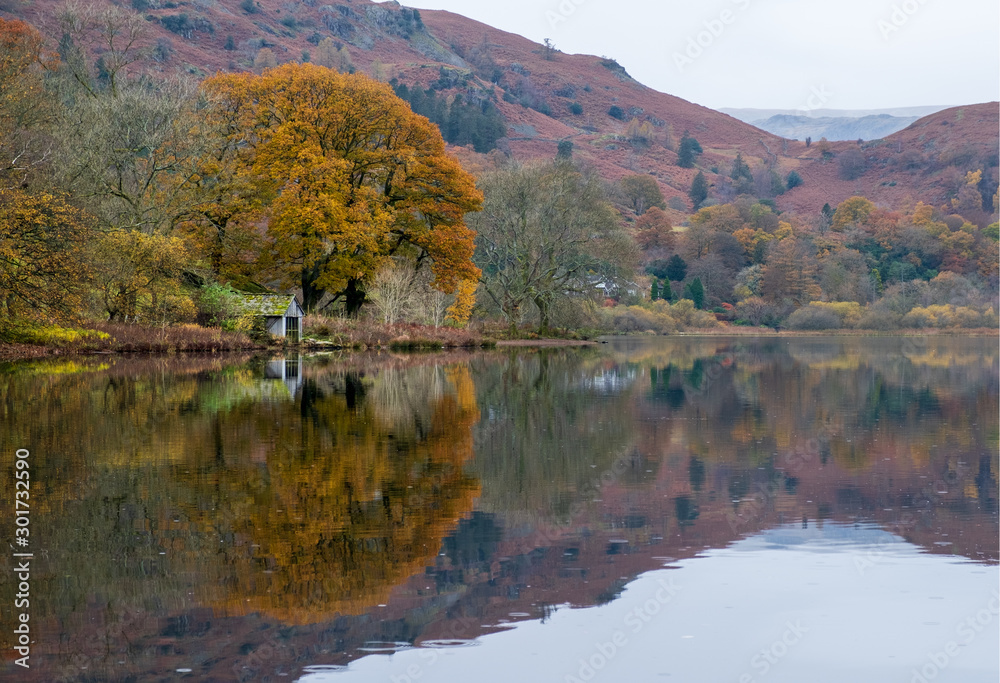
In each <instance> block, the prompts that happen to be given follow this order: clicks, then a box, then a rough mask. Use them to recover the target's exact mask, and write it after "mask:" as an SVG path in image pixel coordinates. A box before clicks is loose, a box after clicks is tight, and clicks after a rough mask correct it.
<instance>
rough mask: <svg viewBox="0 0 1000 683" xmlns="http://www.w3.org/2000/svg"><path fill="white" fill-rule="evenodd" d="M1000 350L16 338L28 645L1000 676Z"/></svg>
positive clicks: (226, 673)
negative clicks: (136, 350) (207, 345)
mask: <svg viewBox="0 0 1000 683" xmlns="http://www.w3.org/2000/svg"><path fill="white" fill-rule="evenodd" d="M998 374H1000V364H998V350H997V344H996V340H995V339H958V338H955V339H934V338H927V339H923V338H914V339H849V338H835V339H834V338H831V339H823V338H809V339H776V338H768V339H763V338H762V339H753V338H733V339H726V338H703V339H698V338H681V339H676V338H673V339H662V338H661V339H641V340H627V339H626V340H615V341H612V342H611V343H610V344H605V345H601V346H599V347H595V348H586V349H549V350H542V351H534V350H526V349H518V350H506V351H496V352H481V353H474V354H465V353H448V354H439V355H425V356H400V355H389V354H385V355H364V354H355V355H345V356H326V357H317V358H301V359H299V358H296V359H286V360H281V361H272V362H267V361H265V360H262V359H254V358H242V357H225V358H221V359H220V358H219V357H214V358H195V357H182V358H172V359H163V358H152V359H150V358H135V359H121V358H116V359H110V360H109V359H105V360H103V361H98V360H93V361H92V360H81V361H60V362H54V363H52V362H50V363H33V364H18V365H12V366H7V367H5V368H3V369H2V372H0V406H2V410H3V418H4V423H3V424H4V428H3V431H2V432H0V444H2V448H3V450H2V452H3V453H5V454H6V455H5V456H4V460H3V462H2V464H0V469H2V470H3V471H2V472H0V475H2V476H3V481H4V484H3V489H2V490H3V491H4V492H5V495H4V501H5V505H6V506H7V507H8V508H12V507H13V504H12V503H11V502H10V501H11V499H12V497H13V496H12V495H10V491H12V486H9V482H12V481H13V480H14V479H13V477H14V469H13V458H12V457H11V454H13V452H14V451H15V449H18V448H27V449H30V451H31V454H32V456H31V457H32V462H33V469H32V471H31V480H32V493H31V496H32V498H31V500H32V515H33V517H32V526H31V533H32V537H31V541H32V547H31V549H32V550H33V551H34V552H35V554H36V558H35V560H34V563H35V564H34V566H33V572H32V578H31V581H32V587H31V591H32V601H31V608H30V611H31V624H32V627H33V631H32V638H33V641H34V643H33V646H32V647H33V649H32V659H31V663H32V668H31V669H30V670H29V671H24V670H22V669H20V668H19V667H15V666H14V665H13V663H12V659H13V655H12V653H13V651H12V650H11V649H10V646H11V645H12V642H11V640H10V635H8V634H9V633H10V632H11V630H12V627H13V625H14V624H13V621H12V620H11V619H10V618H8V614H9V611H8V610H7V609H6V607H5V608H4V609H3V610H0V615H2V622H3V624H2V626H3V632H4V636H3V637H2V638H0V642H2V644H3V646H4V663H3V669H2V673H3V674H4V678H5V679H6V677H8V676H9V677H10V678H11V679H12V680H13V679H14V676H15V675H16V677H17V680H25V681H58V680H66V681H174V680H177V681H180V680H193V681H303V682H304V683H318V682H327V681H337V682H339V681H344V682H347V683H355V682H360V681H386V682H387V683H388V682H392V681H396V682H399V683H404V682H415V681H421V682H424V681H431V682H434V681H440V682H447V683H452V682H454V683H459V682H464V681H471V680H476V681H498V682H500V681H520V682H523V683H534V682H535V681H538V682H539V683H543V682H547V681H553V682H558V683H563V682H570V681H661V680H662V681H685V682H687V681H691V682H702V681H733V682H739V683H750V682H756V681H768V682H770V681H844V680H850V681H872V682H873V683H874V682H879V683H881V682H887V681H888V682H891V681H899V682H900V683H926V682H928V681H931V680H934V681H955V682H960V681H961V682H966V683H977V682H980V681H982V682H987V681H989V682H991V683H992V682H995V681H997V680H998V676H1000V665H998V661H997V660H998V655H997V650H998V646H997V642H998V639H1000V628H998V624H1000V597H998V592H997V587H998V579H1000V574H998V565H997V562H998V534H1000V526H998V516H997V470H998V410H1000V406H998ZM13 528H14V525H13V523H12V515H10V514H5V515H3V518H2V520H0V533H2V537H3V538H4V539H10V538H13V537H14V531H13ZM11 563H12V557H11V553H10V552H8V553H5V556H4V557H3V559H2V560H0V571H3V575H2V578H0V588H2V593H3V595H2V600H3V604H4V605H5V606H6V605H8V604H10V601H11V600H12V599H13V593H14V590H13V588H14V587H13V584H12V582H11V581H10V580H9V578H8V577H10V576H11V568H12V567H11Z"/></svg>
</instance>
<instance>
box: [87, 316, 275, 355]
mask: <svg viewBox="0 0 1000 683" xmlns="http://www.w3.org/2000/svg"><path fill="white" fill-rule="evenodd" d="M89 327H90V328H91V329H95V330H98V331H99V332H104V333H106V334H107V335H108V339H104V340H100V341H98V342H96V344H98V345H100V346H102V347H103V348H99V349H92V350H99V351H114V352H141V353H162V352H167V351H182V352H192V351H194V352H202V353H204V352H211V353H215V352H219V351H243V350H248V349H253V348H259V346H260V345H259V344H255V343H254V342H253V341H252V340H251V339H250V338H249V337H248V336H246V335H245V334H242V333H240V332H226V331H224V330H221V329H219V328H215V327H200V326H198V325H171V326H166V327H143V326H140V325H123V324H120V323H96V324H92V325H90V326H89Z"/></svg>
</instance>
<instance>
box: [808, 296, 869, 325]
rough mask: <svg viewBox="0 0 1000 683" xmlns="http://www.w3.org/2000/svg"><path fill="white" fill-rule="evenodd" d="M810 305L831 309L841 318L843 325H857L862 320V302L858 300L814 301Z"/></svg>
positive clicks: (826, 309) (825, 309)
mask: <svg viewBox="0 0 1000 683" xmlns="http://www.w3.org/2000/svg"><path fill="white" fill-rule="evenodd" d="M809 306H810V308H818V309H822V310H824V311H830V312H831V313H833V314H834V315H836V316H837V318H838V319H839V320H840V325H841V327H855V326H856V325H857V324H858V321H859V320H861V314H862V309H861V304H859V303H858V302H857V301H830V302H827V301H813V302H811V303H810V304H809Z"/></svg>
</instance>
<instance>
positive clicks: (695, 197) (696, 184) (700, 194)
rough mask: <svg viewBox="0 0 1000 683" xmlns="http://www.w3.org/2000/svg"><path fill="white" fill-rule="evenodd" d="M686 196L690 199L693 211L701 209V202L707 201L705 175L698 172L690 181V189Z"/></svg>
mask: <svg viewBox="0 0 1000 683" xmlns="http://www.w3.org/2000/svg"><path fill="white" fill-rule="evenodd" d="M688 196H689V197H691V201H692V202H693V204H694V207H693V208H694V210H695V211H697V210H698V209H699V208H700V207H701V204H702V202H704V201H705V200H706V199H708V181H707V180H706V179H705V174H704V173H702V172H701V171H698V175H696V176H695V177H694V180H693V181H691V189H690V190H689V191H688Z"/></svg>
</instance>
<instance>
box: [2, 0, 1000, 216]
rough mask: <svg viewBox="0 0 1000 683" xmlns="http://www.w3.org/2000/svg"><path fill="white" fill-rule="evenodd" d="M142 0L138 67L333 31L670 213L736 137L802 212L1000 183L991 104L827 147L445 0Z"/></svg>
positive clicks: (35, 20)
mask: <svg viewBox="0 0 1000 683" xmlns="http://www.w3.org/2000/svg"><path fill="white" fill-rule="evenodd" d="M105 1H106V0H95V3H96V4H97V5H99V6H100V4H101V3H102V2H105ZM132 5H133V7H136V8H138V9H139V10H140V11H141V13H142V14H143V15H144V16H145V18H146V20H147V23H146V29H147V32H146V35H145V36H143V38H142V39H141V40H140V44H142V45H145V46H147V47H149V48H150V49H152V50H153V53H154V55H155V60H153V61H146V62H145V63H144V65H143V66H142V68H145V69H147V70H149V71H152V72H154V73H157V74H159V75H164V76H165V75H169V74H173V73H177V72H183V73H187V74H190V75H192V76H194V77H201V76H204V75H207V74H210V73H213V72H216V71H219V70H245V69H249V68H251V67H252V65H253V61H254V59H255V58H256V57H257V56H258V53H259V51H260V50H262V49H264V48H267V49H268V50H270V51H271V52H273V53H274V55H275V58H276V61H277V62H278V63H281V62H285V61H293V60H302V59H313V61H315V55H316V51H317V46H318V44H319V43H320V42H321V41H322V40H323V39H324V38H331V39H332V40H333V41H335V42H336V44H337V45H338V46H341V45H342V46H345V47H347V49H348V51H349V52H350V59H351V61H352V62H353V65H354V67H355V68H357V69H358V70H362V71H366V72H368V73H371V74H373V75H375V76H376V77H379V78H381V79H382V80H387V81H388V80H393V79H395V82H397V83H405V84H408V85H410V86H412V85H414V84H419V85H420V86H422V87H430V86H432V85H433V87H434V89H435V90H436V91H437V92H438V93H439V94H442V95H446V96H449V97H451V96H453V95H456V94H461V95H463V97H464V98H465V99H466V101H469V100H471V101H484V100H485V101H492V102H493V103H494V104H495V106H496V108H497V109H498V110H499V112H500V113H501V114H502V116H503V118H504V120H505V122H506V126H507V137H506V138H504V139H501V140H500V142H499V144H498V146H499V148H500V150H501V151H502V152H506V153H508V154H510V155H513V156H514V157H516V158H518V159H532V158H545V159H550V158H552V157H554V156H555V154H556V148H557V145H558V143H559V142H560V141H563V140H568V141H571V142H572V143H573V151H574V156H575V158H577V159H578V160H580V161H583V162H585V163H588V164H591V165H592V166H594V167H595V168H596V169H598V170H599V172H600V173H601V174H602V175H603V176H604V177H605V178H607V179H609V180H615V179H618V178H620V177H622V176H624V175H627V174H634V173H644V174H645V173H648V174H650V175H652V176H653V177H655V178H656V179H657V180H658V182H659V183H660V185H661V188H662V190H663V193H664V195H665V196H666V198H667V199H668V200H670V199H673V202H672V204H671V206H672V208H673V209H674V210H673V211H672V213H673V214H674V215H673V218H675V219H681V218H682V216H683V215H684V214H685V213H687V211H688V210H689V208H690V202H689V200H688V198H687V192H688V189H689V188H690V186H691V182H692V179H693V178H694V176H695V175H696V173H697V172H698V170H702V171H704V172H705V174H706V176H707V177H708V180H709V183H710V184H711V185H712V186H713V190H712V196H713V197H715V198H717V199H719V200H721V201H727V200H729V199H731V197H730V196H727V191H729V188H728V185H729V181H728V177H727V176H728V172H729V169H730V167H731V163H732V160H733V159H734V158H735V156H736V154H737V152H739V153H742V155H743V156H744V158H746V159H747V160H748V161H749V162H750V165H751V167H753V168H754V169H755V171H756V169H757V168H758V167H760V168H763V167H765V166H767V167H770V168H771V169H773V170H774V171H775V172H776V173H777V174H778V175H779V176H780V177H781V178H784V177H785V176H787V174H788V173H789V172H790V171H793V170H794V171H796V172H797V173H798V174H799V175H800V176H801V177H802V179H803V180H804V181H805V182H804V183H803V185H802V186H800V187H797V188H795V189H793V190H791V191H789V192H787V193H785V194H781V195H780V196H778V197H777V198H776V202H777V205H778V207H779V208H781V209H783V210H788V211H795V212H799V213H803V214H806V213H810V214H811V213H814V212H816V211H818V210H819V209H820V208H821V207H822V206H823V205H824V204H825V203H830V204H831V205H836V203H837V202H840V201H842V200H843V199H845V198H847V197H850V196H852V195H855V194H862V195H865V196H868V197H869V198H871V199H872V200H874V201H876V202H878V203H882V204H886V205H889V206H892V207H897V206H900V205H903V204H905V203H908V202H910V203H912V202H915V201H917V200H923V201H925V202H929V203H933V204H937V205H940V204H941V203H943V202H946V201H947V200H948V199H949V198H950V196H953V194H954V193H955V192H956V191H957V189H958V187H960V185H961V182H960V181H961V179H962V178H963V177H964V174H965V172H966V171H968V170H975V169H984V171H985V173H984V175H985V176H986V177H987V179H988V183H987V184H989V183H995V178H996V170H995V167H996V165H997V147H998V116H997V105H996V104H995V103H991V104H980V105H972V106H967V107H961V108H953V109H948V110H945V111H941V112H938V113H936V114H933V115H931V116H928V117H925V118H923V119H920V120H918V121H915V122H914V123H913V124H911V125H910V126H909V127H908V128H906V129H905V130H903V131H901V132H899V133H895V134H893V135H891V136H889V137H887V138H886V139H884V140H875V141H872V142H866V143H864V144H863V145H861V150H860V151H861V155H862V156H863V160H862V161H861V162H859V161H858V160H857V159H856V158H855V157H856V156H857V153H856V152H854V151H851V150H856V149H857V147H858V146H857V143H855V142H833V143H830V144H829V145H823V149H822V150H821V149H820V146H819V145H817V144H813V145H812V146H811V147H809V146H807V145H806V144H805V143H803V142H797V141H792V140H788V139H783V138H781V137H778V136H777V135H774V134H772V133H768V132H766V131H763V130H761V129H759V128H756V127H754V126H751V125H749V124H747V123H744V122H742V121H740V120H738V119H736V118H733V117H732V116H728V115H726V114H723V113H720V112H717V111H714V110H712V109H708V108H705V107H702V106H699V105H696V104H693V103H691V102H687V101H685V100H683V99H680V98H678V97H674V96H671V95H668V94H664V93H660V92H657V91H655V90H652V89H650V88H648V87H646V86H644V85H642V84H641V83H638V82H637V81H635V80H634V79H632V78H631V77H630V76H629V75H628V74H627V73H626V72H625V70H624V69H623V68H622V67H621V66H619V65H618V64H617V62H615V61H614V60H613V59H608V58H602V57H595V56H592V55H569V54H563V53H561V52H559V51H558V50H553V49H548V48H546V47H545V46H542V45H538V44H536V43H533V42H531V41H529V40H527V39H525V38H522V37H520V36H517V35H514V34H510V33H506V32H503V31H499V30H497V29H494V28H492V27H490V26H487V25H485V24H482V23H479V22H476V21H473V20H471V19H468V18H465V17H462V16H460V15H457V14H453V13H449V12H444V11H423V12H416V11H412V10H409V9H406V8H403V7H401V6H400V5H399V4H398V3H396V2H386V3H373V2H369V1H367V0H340V1H339V2H338V3H337V4H331V5H318V4H316V3H315V2H314V0H306V1H305V2H277V1H276V0H257V1H254V0H217V1H216V2H211V3H208V2H204V1H203V0H179V1H175V0H132ZM59 7H61V3H59V2H58V1H57V0H35V1H34V2H32V3H30V4H26V5H6V6H5V9H4V10H2V11H0V14H2V15H3V16H5V17H8V18H19V19H23V20H25V21H28V22H30V23H32V24H34V25H35V26H37V27H38V28H39V29H40V30H41V31H42V32H43V33H44V34H45V35H46V36H47V37H48V38H49V40H50V41H51V44H52V46H53V47H55V45H56V44H57V42H58V40H57V39H58V37H59V36H60V35H61V29H60V27H59V22H58V21H57V19H56V16H57V15H58V8H59ZM90 47H91V50H92V51H93V52H94V53H95V54H96V53H97V52H99V51H100V46H99V45H98V44H97V43H96V41H95V43H93V44H91V45H90ZM613 108H617V109H613ZM609 112H612V113H614V114H615V116H612V115H610V114H609ZM633 120H634V123H633V124H632V129H633V132H635V130H639V129H640V128H641V134H640V135H638V136H637V135H633V136H632V137H631V138H629V136H628V133H629V128H630V126H629V124H630V122H632V121H633ZM685 132H688V133H689V134H690V135H691V136H693V137H695V138H696V139H697V140H698V141H699V142H700V144H701V146H702V148H703V149H704V154H702V155H701V156H700V157H699V159H698V162H697V167H696V168H692V169H684V168H680V167H679V166H677V154H676V152H675V150H676V148H677V144H678V141H679V140H680V138H681V136H682V135H683V134H684V133H685ZM814 139H815V138H814ZM824 151H825V154H824ZM844 154H847V155H848V158H849V159H851V161H852V164H853V168H852V169H851V170H850V171H849V172H848V173H846V174H845V173H844V171H843V169H842V168H841V166H842V164H841V163H840V162H839V160H838V157H839V156H841V155H844ZM460 156H461V158H462V159H463V163H466V165H468V166H470V167H472V168H475V167H477V166H481V165H483V164H485V163H488V162H487V160H486V159H484V158H482V156H481V155H478V154H476V153H474V152H473V151H472V150H471V149H469V150H463V151H461V153H460ZM766 175H767V176H768V177H769V176H770V173H766ZM845 176H851V177H849V178H848V177H845ZM763 185H767V183H763ZM767 191H768V190H764V191H763V192H762V195H766V193H767ZM990 194H991V193H990ZM685 207H686V208H685ZM682 209H683V210H682Z"/></svg>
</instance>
